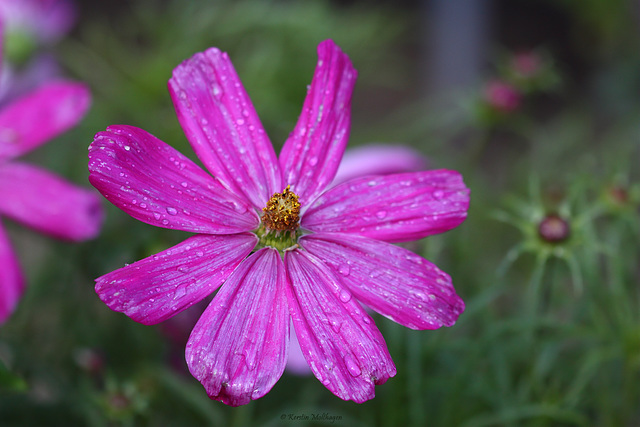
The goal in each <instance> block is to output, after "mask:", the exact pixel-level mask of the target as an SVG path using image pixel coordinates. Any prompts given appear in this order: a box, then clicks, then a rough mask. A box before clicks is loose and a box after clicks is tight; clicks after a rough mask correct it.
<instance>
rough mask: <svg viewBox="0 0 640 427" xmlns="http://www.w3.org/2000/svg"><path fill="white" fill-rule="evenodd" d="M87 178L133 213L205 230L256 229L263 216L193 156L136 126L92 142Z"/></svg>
mask: <svg viewBox="0 0 640 427" xmlns="http://www.w3.org/2000/svg"><path fill="white" fill-rule="evenodd" d="M89 172H90V174H89V181H90V182H91V184H93V186H94V187H96V188H97V189H98V190H99V191H100V192H101V193H102V194H103V195H104V196H105V197H106V198H107V199H108V200H109V201H110V202H111V203H113V204H114V205H116V206H117V207H119V208H120V209H122V210H123V211H125V212H126V213H128V214H129V215H131V216H132V217H134V218H136V219H138V220H140V221H143V222H146V223H147V224H151V225H156V226H158V227H164V228H171V229H178V230H185V231H190V232H195V233H206V234H233V233H239V232H243V231H250V230H253V229H255V228H257V226H258V224H259V221H260V218H259V217H258V215H257V213H256V211H255V210H254V209H253V208H252V207H250V205H249V204H248V203H247V202H246V201H244V200H243V199H241V198H239V197H236V196H235V195H234V194H232V193H231V192H229V191H228V190H226V189H225V188H224V187H223V186H222V185H221V184H220V183H219V182H218V181H216V180H215V179H214V178H213V177H212V176H210V175H209V174H207V173H206V172H205V171H203V170H202V169H200V168H199V167H198V166H197V165H196V164H195V163H194V162H192V161H191V160H190V159H188V158H187V157H185V156H184V155H182V154H181V153H179V152H178V151H176V150H175V149H174V148H172V147H170V146H169V145H167V144H166V143H164V142H162V141H160V140H159V139H158V138H156V137H155V136H153V135H151V134H149V133H148V132H145V131H144V130H142V129H138V128H136V127H133V126H122V125H118V126H110V127H109V128H107V130H106V131H105V132H99V133H98V134H97V135H96V137H95V139H94V141H93V142H92V143H91V145H90V146H89Z"/></svg>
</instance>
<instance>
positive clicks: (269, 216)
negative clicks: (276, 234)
mask: <svg viewBox="0 0 640 427" xmlns="http://www.w3.org/2000/svg"><path fill="white" fill-rule="evenodd" d="M290 187H291V186H290V185H287V188H285V189H284V190H282V193H274V194H273V196H271V198H270V199H269V201H268V202H267V206H266V207H264V208H262V211H263V212H264V215H262V223H263V224H264V226H265V227H266V228H267V229H268V230H273V231H284V230H289V231H295V230H297V229H298V227H299V226H300V224H299V221H300V202H299V201H298V195H297V194H296V193H294V192H292V191H289V188H290Z"/></svg>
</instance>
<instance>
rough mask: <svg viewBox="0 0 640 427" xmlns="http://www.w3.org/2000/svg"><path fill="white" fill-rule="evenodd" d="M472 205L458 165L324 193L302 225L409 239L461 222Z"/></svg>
mask: <svg viewBox="0 0 640 427" xmlns="http://www.w3.org/2000/svg"><path fill="white" fill-rule="evenodd" d="M468 208H469V189H468V188H467V187H466V186H465V185H464V182H463V181H462V176H460V174H459V173H458V172H455V171H450V170H444V169H440V170H433V171H424V172H413V173H404V174H394V175H386V176H370V177H363V178H356V179H353V180H351V181H347V182H344V183H342V184H340V185H338V186H336V187H333V188H332V189H330V190H328V191H327V192H326V193H324V194H322V195H321V196H320V197H318V198H317V199H316V200H315V201H314V203H313V205H312V206H310V207H309V209H308V210H307V212H306V213H305V214H304V216H303V217H302V220H301V225H302V227H304V228H307V229H309V230H312V231H316V232H322V231H327V232H345V233H353V234H358V235H361V236H366V237H370V238H373V239H378V240H385V241H387V242H406V241H411V240H416V239H420V238H423V237H426V236H429V235H432V234H437V233H442V232H444V231H447V230H450V229H452V228H454V227H457V226H458V225H460V224H461V223H462V222H463V221H464V220H465V218H466V217H467V209H468Z"/></svg>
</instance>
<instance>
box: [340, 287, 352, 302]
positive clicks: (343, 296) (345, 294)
mask: <svg viewBox="0 0 640 427" xmlns="http://www.w3.org/2000/svg"><path fill="white" fill-rule="evenodd" d="M350 300H351V292H349V291H348V290H346V289H343V290H342V291H340V301H342V302H349V301H350Z"/></svg>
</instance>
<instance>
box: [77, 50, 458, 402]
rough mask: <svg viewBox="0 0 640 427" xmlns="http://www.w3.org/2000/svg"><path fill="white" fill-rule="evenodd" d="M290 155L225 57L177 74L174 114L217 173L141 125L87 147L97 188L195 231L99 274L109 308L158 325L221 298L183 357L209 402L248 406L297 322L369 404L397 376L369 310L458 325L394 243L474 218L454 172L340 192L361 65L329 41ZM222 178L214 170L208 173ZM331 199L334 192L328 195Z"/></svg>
mask: <svg viewBox="0 0 640 427" xmlns="http://www.w3.org/2000/svg"><path fill="white" fill-rule="evenodd" d="M318 55H319V60H318V64H317V67H316V70H315V74H314V77H313V80H312V82H311V85H310V87H309V90H308V93H307V98H306V100H305V102H304V106H303V109H302V114H301V115H300V118H299V120H298V123H297V125H296V127H295V128H294V130H293V132H292V133H291V134H290V136H289V138H288V139H287V141H286V142H285V144H284V147H283V149H282V152H281V153H280V156H279V157H276V154H275V152H274V150H273V147H272V145H271V143H270V142H269V139H268V137H267V136H266V134H265V132H264V129H263V127H262V125H261V123H260V121H259V119H258V116H257V114H256V112H255V110H254V108H253V105H252V104H251V101H250V100H249V97H248V95H247V94H246V92H245V90H244V88H243V86H242V84H241V82H240V80H239V78H238V76H237V74H236V72H235V70H234V68H233V65H232V64H231V61H230V60H229V58H228V56H227V54H226V53H222V52H220V51H219V50H218V49H216V48H211V49H208V50H207V51H205V52H202V53H198V54H196V55H194V56H193V57H192V58H190V59H188V60H186V61H184V62H183V63H182V64H181V65H179V66H178V67H177V68H176V69H175V70H174V72H173V77H172V78H171V79H170V80H169V89H170V92H171V96H172V99H173V102H174V105H175V108H176V112H177V115H178V119H179V121H180V123H181V125H182V127H183V129H184V130H185V134H186V135H187V138H188V139H189V141H190V143H191V145H192V146H193V148H194V150H195V152H196V154H197V155H198V157H199V158H200V160H201V161H202V162H203V163H204V165H205V166H206V167H207V168H208V169H209V171H210V172H211V175H209V174H207V173H206V172H204V171H203V170H202V169H201V168H199V167H198V166H197V165H196V164H195V163H194V162H192V161H190V160H189V159H188V158H187V157H185V156H184V155H182V154H181V153H179V152H178V151H176V150H175V149H173V148H172V147H170V146H169V145H167V144H166V143H164V142H162V141H160V140H159V139H157V138H155V137H154V136H152V135H151V134H149V133H147V132H145V131H144V130H141V129H138V128H135V127H132V126H120V125H118V126H110V127H109V128H107V130H106V131H105V132H100V133H98V134H97V135H96V137H95V139H94V141H93V143H92V144H91V145H90V147H89V171H90V176H89V180H90V181H91V183H92V184H93V185H94V186H95V187H96V188H97V189H98V190H100V191H101V192H102V194H103V195H104V196H105V197H106V198H107V199H108V200H109V201H111V202H112V203H113V204H114V205H116V206H117V207H119V208H120V209H122V210H123V211H125V212H126V213H128V214H129V215H131V216H133V217H134V218H136V219H138V220H140V221H143V222H146V223H148V224H152V225H157V226H160V227H164V228H169V229H180V230H184V231H189V232H195V233H198V234H196V235H195V236H192V237H190V238H188V239H187V240H185V241H184V242H182V243H180V244H178V245H176V246H174V247H172V248H170V249H167V250H165V251H163V252H160V253H158V254H156V255H153V256H151V257H148V258H145V259H143V260H140V261H138V262H135V263H133V264H131V265H128V266H125V267H124V268H121V269H119V270H116V271H113V272H111V273H109V274H106V275H104V276H102V277H100V278H98V279H96V292H97V293H98V295H99V297H100V298H101V299H102V300H103V301H104V302H105V303H106V304H107V305H108V306H109V307H110V308H111V309H113V310H115V311H120V312H123V313H125V314H126V315H128V316H129V317H131V318H132V319H133V320H136V321H138V322H141V323H144V324H155V323H158V322H161V321H163V320H166V319H168V318H170V317H172V316H174V315H175V314H177V313H179V312H181V311H183V310H185V309H186V308H188V307H190V306H192V305H194V304H196V303H197V302H199V301H201V300H202V299H204V298H205V297H207V296H208V295H210V294H212V293H213V292H215V291H216V290H217V289H218V288H220V289H219V291H218V292H217V294H216V295H215V297H214V298H213V300H212V301H211V303H210V304H209V306H208V307H207V309H206V310H205V311H204V313H203V315H202V316H201V317H200V320H199V321H198V322H197V324H196V325H195V327H194V329H193V331H192V333H191V336H190V338H189V341H188V343H187V348H186V361H187V365H188V367H189V370H190V372H191V374H192V375H193V376H194V377H196V378H197V379H198V380H199V381H200V382H201V383H202V384H203V385H204V387H205V389H206V391H207V394H208V395H209V397H211V398H212V399H216V400H220V401H222V402H224V403H226V404H229V405H233V406H237V405H243V404H246V403H248V402H250V401H251V400H253V399H257V398H259V397H262V396H263V395H265V394H266V393H267V392H268V391H269V390H270V389H271V388H272V387H273V385H274V384H275V383H276V381H277V380H278V379H279V378H280V376H281V375H282V373H283V371H284V368H285V363H286V360H287V354H288V349H289V335H290V331H289V328H290V322H292V323H293V326H294V328H295V333H296V336H297V338H298V340H299V341H300V345H301V348H302V352H303V354H304V357H305V359H306V360H307V363H308V364H309V366H310V367H311V370H312V372H313V373H314V375H315V376H316V377H317V378H318V379H319V380H320V381H321V382H322V383H323V384H324V385H325V386H326V387H327V388H328V389H329V390H330V391H331V392H333V393H334V394H335V395H337V396H338V397H340V398H342V399H345V400H354V401H356V402H364V401H366V400H368V399H371V398H372V397H373V396H374V388H375V387H374V386H375V385H376V384H382V383H384V382H385V381H386V380H387V379H388V378H389V377H391V376H393V375H395V373H396V369H395V366H394V364H393V361H392V360H391V357H390V355H389V353H388V350H387V348H386V345H385V343H384V338H383V337H382V335H381V334H380V331H379V330H378V329H377V327H376V326H375V324H374V322H373V319H372V318H371V317H370V316H369V315H368V314H367V313H366V312H365V311H364V310H363V309H362V306H361V305H360V302H361V303H363V304H365V305H367V306H369V307H371V308H372V309H373V310H375V311H377V312H379V313H381V314H383V315H385V316H387V317H389V318H391V319H392V320H394V321H396V322H398V323H400V324H402V325H405V326H407V327H410V328H414V329H435V328H439V327H441V326H443V325H445V326H450V325H453V324H454V323H455V321H456V320H457V318H458V316H459V314H460V313H461V312H462V311H463V309H464V303H463V302H462V300H461V299H460V298H459V297H458V296H457V294H456V293H455V290H454V288H453V286H452V284H451V278H450V277H449V276H448V275H447V274H446V273H444V272H442V271H441V270H439V269H438V268H437V267H436V266H435V265H433V264H431V263H430V262H429V261H427V260H425V259H423V258H421V257H419V256H417V255H415V254H413V253H411V252H410V251H408V250H406V249H404V248H401V247H398V246H395V245H392V244H390V243H393V242H402V241H410V240H415V239H419V238H422V237H425V236H428V235H431V234H435V233H441V232H444V231H447V230H449V229H451V228H454V227H456V226H457V225H459V224H460V223H462V222H463V221H464V219H465V218H466V215H467V208H468V203H469V194H468V189H467V188H466V187H465V185H464V183H463V182H462V177H461V176H460V175H459V174H458V173H457V172H455V171H449V170H434V171H423V172H413V173H402V174H393V175H386V176H382V175H378V176H369V177H364V178H356V179H352V180H350V181H347V182H344V183H342V184H340V185H337V186H335V187H333V188H330V189H329V190H326V189H327V187H328V186H329V185H330V184H331V182H332V181H333V178H334V176H335V174H336V171H337V169H338V165H339V163H340V160H341V158H342V154H343V152H344V149H345V146H346V144H347V139H348V135H349V129H350V109H351V107H350V105H351V95H352V91H353V87H354V85H355V80H356V71H355V70H354V69H353V67H352V65H351V62H350V61H349V58H348V57H347V56H346V55H345V54H344V53H343V52H342V51H341V50H340V48H339V47H337V46H336V45H335V44H334V43H333V42H332V41H330V40H327V41H325V42H323V43H321V44H320V45H319V46H318ZM212 175H213V176H212ZM325 190H326V191H325Z"/></svg>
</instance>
